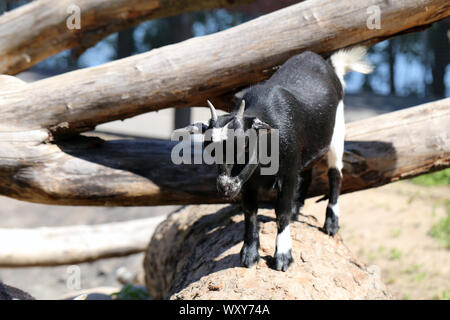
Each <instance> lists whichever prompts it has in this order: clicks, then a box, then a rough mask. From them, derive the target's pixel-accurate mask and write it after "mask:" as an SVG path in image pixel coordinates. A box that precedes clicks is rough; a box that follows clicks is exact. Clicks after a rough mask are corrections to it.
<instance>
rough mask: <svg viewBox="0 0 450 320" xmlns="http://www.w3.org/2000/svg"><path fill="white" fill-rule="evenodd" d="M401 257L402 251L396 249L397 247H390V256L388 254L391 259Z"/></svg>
mask: <svg viewBox="0 0 450 320" xmlns="http://www.w3.org/2000/svg"><path fill="white" fill-rule="evenodd" d="M401 257H402V252H401V251H400V250H399V249H397V248H392V249H391V256H390V259H391V260H398V259H400V258H401Z"/></svg>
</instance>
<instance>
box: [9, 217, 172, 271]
mask: <svg viewBox="0 0 450 320" xmlns="http://www.w3.org/2000/svg"><path fill="white" fill-rule="evenodd" d="M164 219H165V216H158V217H152V218H146V219H138V220H131V221H125V222H114V223H108V224H100V225H88V226H84V225H81V226H70V227H42V228H35V229H17V228H11V229H0V242H1V243H3V244H8V245H3V246H2V248H1V250H0V267H31V266H54V265H60V264H73V263H81V262H88V261H93V260H97V259H101V258H108V257H118V256H124V255H129V254H132V253H136V252H141V251H144V250H145V248H146V247H147V244H148V241H149V239H150V237H151V236H152V234H153V231H154V230H155V228H156V227H157V226H158V224H159V223H161V221H163V220H164Z"/></svg>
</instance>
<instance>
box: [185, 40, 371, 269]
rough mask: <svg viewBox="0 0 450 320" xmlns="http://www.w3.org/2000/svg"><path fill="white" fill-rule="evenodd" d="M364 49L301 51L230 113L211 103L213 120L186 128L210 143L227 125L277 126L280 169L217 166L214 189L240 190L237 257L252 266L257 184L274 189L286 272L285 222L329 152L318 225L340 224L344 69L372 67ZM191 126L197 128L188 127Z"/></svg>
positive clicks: (328, 228) (278, 261) (333, 228)
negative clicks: (206, 135) (208, 134)
mask: <svg viewBox="0 0 450 320" xmlns="http://www.w3.org/2000/svg"><path fill="white" fill-rule="evenodd" d="M365 53H366V50H365V48H363V47H356V48H352V49H349V50H341V51H338V52H336V53H335V54H333V55H332V56H331V57H330V58H329V59H328V60H324V59H323V58H322V57H321V56H319V55H318V54H315V53H313V52H303V53H301V54H299V55H296V56H294V57H292V58H291V59H289V60H288V61H287V62H286V63H284V64H283V65H282V66H281V68H280V69H279V70H278V71H277V72H275V73H274V74H273V75H272V77H271V78H270V79H268V80H267V81H265V82H263V83H261V84H257V85H255V86H252V87H250V88H249V89H247V90H246V91H245V93H244V95H243V97H242V100H241V101H240V102H239V104H238V105H237V108H236V111H234V112H232V113H230V114H225V115H222V116H220V117H218V116H217V114H216V111H215V109H214V106H213V105H212V104H211V103H209V106H210V109H211V120H210V121H209V122H208V123H207V124H202V125H201V126H199V125H198V124H196V125H191V126H189V127H186V128H185V130H187V131H190V132H191V133H194V132H197V133H198V131H199V128H201V129H202V131H203V132H205V131H206V130H207V129H212V131H213V133H212V135H213V139H212V140H213V141H215V142H217V141H219V140H224V139H227V137H228V134H227V132H229V130H230V129H243V130H244V131H245V130H247V129H250V128H253V129H255V130H256V131H257V132H258V131H260V130H261V129H277V130H278V133H279V154H280V158H279V170H278V172H277V173H276V174H274V175H262V174H261V172H260V170H261V166H260V164H259V163H256V164H255V163H253V164H251V163H246V164H244V165H234V164H220V165H218V171H219V175H218V178H217V188H218V190H219V192H221V193H222V194H223V195H225V196H228V197H235V196H236V195H238V194H239V193H240V194H241V198H242V209H243V212H244V214H245V234H244V245H243V247H242V250H241V263H242V265H244V266H246V267H250V266H252V265H254V264H255V263H257V262H258V260H259V254H258V249H259V234H258V228H257V221H256V214H257V210H258V199H257V194H258V190H259V189H260V188H267V189H270V188H274V187H275V188H276V190H277V192H278V193H277V200H276V203H275V211H276V216H277V227H278V235H277V239H276V252H275V268H276V269H277V270H283V271H286V270H287V269H288V267H289V265H290V264H291V263H292V262H293V258H292V253H291V236H290V231H289V223H290V220H291V219H297V217H298V214H299V211H300V210H301V208H302V207H303V205H304V202H305V198H306V196H307V192H308V187H309V185H310V183H311V179H312V177H311V172H312V167H313V166H314V164H315V163H316V162H317V161H318V160H319V159H320V158H322V157H323V156H327V161H328V168H329V169H328V178H329V189H330V191H329V195H328V196H327V197H328V200H329V202H328V206H327V210H326V221H325V225H324V227H323V230H324V231H325V232H326V233H327V234H329V235H335V234H336V232H337V231H338V229H339V205H338V196H339V191H340V186H341V179H342V173H341V170H342V167H343V163H342V156H343V151H344V134H345V125H344V103H343V87H344V75H345V74H346V73H347V72H349V71H357V72H361V73H370V72H371V71H372V67H371V65H370V64H369V63H368V62H366V61H365V59H364V57H365ZM193 129H195V130H193Z"/></svg>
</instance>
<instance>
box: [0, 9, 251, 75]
mask: <svg viewBox="0 0 450 320" xmlns="http://www.w3.org/2000/svg"><path fill="white" fill-rule="evenodd" d="M251 1H252V0H233V1H231V0H166V1H162V0H145V1H143V0H126V1H119V0H89V1H78V2H74V1H72V0H59V1H53V0H39V1H33V2H32V3H30V4H27V5H24V6H22V7H20V8H17V9H15V10H13V11H11V12H8V13H6V14H4V15H2V16H1V17H0V39H1V41H0V57H1V59H0V73H3V74H10V75H13V74H17V73H19V72H21V71H23V70H26V69H28V68H29V67H31V66H33V65H34V64H36V63H38V62H39V61H42V60H44V59H45V58H47V57H49V56H52V55H54V54H56V53H58V52H60V51H63V50H66V49H71V48H78V55H79V54H81V52H83V51H84V50H86V49H87V48H89V47H91V46H93V45H95V44H96V43H97V42H98V41H100V40H102V39H103V38H105V37H106V36H108V35H110V34H112V33H115V32H117V31H120V30H123V29H127V28H129V27H132V26H135V25H137V24H139V23H141V22H143V21H145V20H150V19H158V18H163V17H167V16H171V15H176V14H179V13H183V12H189V11H195V10H204V9H212V8H220V7H228V6H230V5H232V4H243V3H249V2H251ZM73 4H75V5H77V6H79V8H80V13H81V16H80V17H81V28H80V29H73V30H71V29H69V28H67V24H66V22H67V20H68V18H69V17H70V16H71V14H72V12H71V11H70V10H69V8H70V6H71V5H73Z"/></svg>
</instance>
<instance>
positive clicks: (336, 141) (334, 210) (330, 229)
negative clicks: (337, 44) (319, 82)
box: [323, 101, 345, 236]
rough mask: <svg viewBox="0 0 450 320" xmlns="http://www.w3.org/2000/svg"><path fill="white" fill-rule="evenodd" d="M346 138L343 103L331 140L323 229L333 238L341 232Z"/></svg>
mask: <svg viewBox="0 0 450 320" xmlns="http://www.w3.org/2000/svg"><path fill="white" fill-rule="evenodd" d="M344 136H345V123H344V103H343V101H341V102H340V103H339V105H338V108H337V111H336V121H335V125H334V131H333V137H332V139H331V145H330V150H329V151H328V182H329V186H330V194H329V196H328V206H327V211H326V219H325V225H324V226H323V229H324V231H325V233H327V234H329V235H332V236H334V235H335V234H336V233H337V232H338V230H339V203H338V198H339V192H340V189H341V181H342V167H343V162H342V157H343V155H344Z"/></svg>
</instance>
